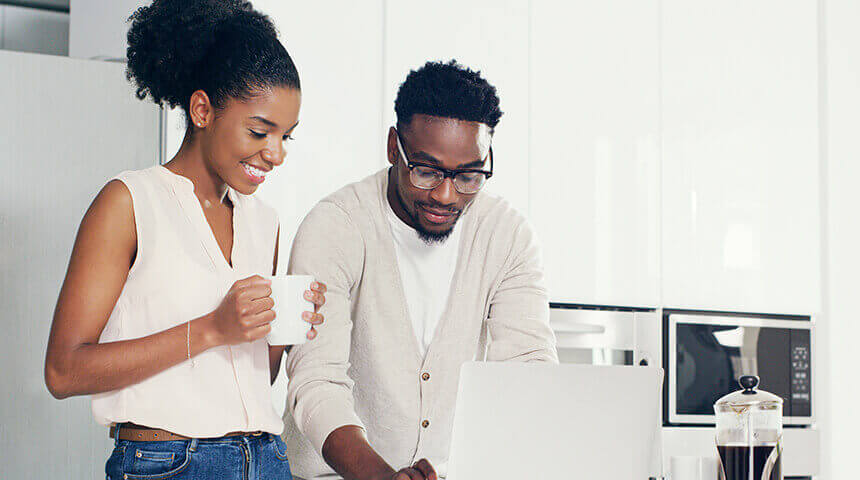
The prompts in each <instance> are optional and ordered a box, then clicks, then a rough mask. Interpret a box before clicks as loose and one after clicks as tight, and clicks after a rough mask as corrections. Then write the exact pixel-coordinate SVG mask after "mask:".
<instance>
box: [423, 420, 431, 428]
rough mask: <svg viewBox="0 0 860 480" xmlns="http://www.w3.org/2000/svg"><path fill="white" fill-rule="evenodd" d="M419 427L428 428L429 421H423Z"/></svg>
mask: <svg viewBox="0 0 860 480" xmlns="http://www.w3.org/2000/svg"><path fill="white" fill-rule="evenodd" d="M421 426H422V427H424V428H427V427H429V426H430V420H424V421H423V422H421Z"/></svg>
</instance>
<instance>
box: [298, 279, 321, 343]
mask: <svg viewBox="0 0 860 480" xmlns="http://www.w3.org/2000/svg"><path fill="white" fill-rule="evenodd" d="M325 290H326V288H325V284H324V283H322V282H313V283H311V289H310V290H306V291H305V300H307V301H309V302H311V303H313V304H314V311H313V312H303V313H302V319H303V320H304V321H306V322H308V323H310V324H311V329H310V330H309V331H308V340H313V339H314V338H315V337H316V336H317V331H316V329H315V328H314V327H315V326H316V325H319V324H321V323H323V321H325V318H324V317H323V316H322V314H321V313H319V311H320V307H322V306H323V305H325Z"/></svg>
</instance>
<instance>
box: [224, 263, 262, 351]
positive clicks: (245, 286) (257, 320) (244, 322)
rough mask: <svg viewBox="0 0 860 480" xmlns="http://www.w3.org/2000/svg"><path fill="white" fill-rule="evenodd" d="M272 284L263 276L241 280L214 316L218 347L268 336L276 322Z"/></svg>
mask: <svg viewBox="0 0 860 480" xmlns="http://www.w3.org/2000/svg"><path fill="white" fill-rule="evenodd" d="M271 285H272V282H271V281H270V280H267V279H265V278H263V277H261V276H259V275H254V276H253V277H248V278H245V279H242V280H239V281H237V282H236V283H234V284H233V286H232V287H231V288H230V291H228V292H227V294H226V295H225V296H224V300H222V301H221V305H219V306H218V308H216V309H215V311H213V312H212V314H211V321H212V323H211V325H212V329H213V331H214V333H215V336H216V338H215V344H217V345H236V344H238V343H245V342H253V341H254V340H257V339H260V338H263V337H265V336H266V335H267V334H268V333H269V331H270V330H272V327H271V325H269V323H271V322H272V320H274V319H275V312H274V311H273V310H272V307H274V306H275V301H274V300H272V297H271V295H272V287H271Z"/></svg>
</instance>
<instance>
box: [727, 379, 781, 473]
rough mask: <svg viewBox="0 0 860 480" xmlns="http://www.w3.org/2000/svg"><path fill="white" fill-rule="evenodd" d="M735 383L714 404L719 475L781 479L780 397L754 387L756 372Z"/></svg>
mask: <svg viewBox="0 0 860 480" xmlns="http://www.w3.org/2000/svg"><path fill="white" fill-rule="evenodd" d="M738 383H740V386H741V387H742V388H743V390H738V391H736V392H733V393H730V394H728V395H726V396H724V397H722V398H720V399H719V400H717V403H716V404H714V411H715V413H716V417H717V438H716V441H717V452H718V453H719V457H720V479H721V480H782V398H780V397H778V396H776V395H774V394H772V393H768V392H765V391H764V390H756V387H758V383H759V378H758V377H756V376H752V375H745V376H743V377H741V378H740V380H739V381H738Z"/></svg>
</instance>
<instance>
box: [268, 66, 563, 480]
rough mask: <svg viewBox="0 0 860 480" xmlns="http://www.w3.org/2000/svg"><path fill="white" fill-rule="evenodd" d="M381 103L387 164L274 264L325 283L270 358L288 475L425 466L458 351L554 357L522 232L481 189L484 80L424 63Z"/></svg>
mask: <svg viewBox="0 0 860 480" xmlns="http://www.w3.org/2000/svg"><path fill="white" fill-rule="evenodd" d="M395 111H396V113H397V125H396V127H391V129H390V130H389V132H388V161H389V163H391V167H390V168H388V169H386V170H383V171H380V172H378V173H377V174H375V175H373V176H371V177H368V178H367V179H365V180H363V181H361V182H358V183H355V184H352V185H349V186H347V187H345V188H343V189H341V190H340V191H338V192H335V193H334V194H332V195H331V196H329V197H328V198H326V199H324V200H323V201H321V202H320V203H319V204H318V205H317V206H315V207H314V208H313V210H311V212H310V213H309V214H308V216H307V217H306V218H305V220H304V221H303V222H302V225H301V226H300V228H299V230H298V233H297V234H296V238H295V241H294V244H293V250H292V254H291V259H290V267H289V271H290V273H292V274H310V275H313V276H314V277H315V278H316V279H317V280H319V281H321V282H323V283H325V284H326V285H327V286H328V292H327V294H326V298H327V303H326V305H325V306H324V307H323V308H322V309H321V313H323V314H324V315H325V317H326V323H325V324H323V325H322V327H321V328H320V330H319V336H318V338H317V339H316V340H314V341H313V342H308V343H307V344H305V345H300V346H297V347H295V348H293V350H292V351H291V352H290V354H289V355H288V357H287V362H286V371H287V374H288V376H289V379H290V383H289V393H288V397H287V399H288V400H287V401H288V413H287V415H286V417H287V418H286V419H285V420H286V424H287V429H286V432H285V434H284V439H285V441H286V442H287V446H288V449H287V452H288V455H289V456H290V457H289V461H290V463H291V466H292V467H293V472H294V473H295V474H296V475H297V476H298V477H301V478H306V479H311V478H314V479H316V478H332V477H328V476H327V475H332V476H333V478H337V476H336V475H335V474H334V472H332V469H334V471H336V472H337V474H339V475H342V476H343V478H345V479H347V480H352V479H357V480H399V479H403V480H415V479H427V480H433V479H436V478H438V477H439V476H441V475H442V474H443V472H444V467H445V465H446V462H447V458H448V450H449V445H450V438H451V428H452V422H453V413H454V405H455V400H456V394H457V384H458V380H459V372H460V366H461V365H462V364H463V363H464V362H466V361H470V360H475V359H481V360H483V359H486V360H491V361H523V362H525V361H542V362H558V356H557V354H556V350H555V337H554V335H553V333H552V330H551V329H550V327H549V320H548V319H549V304H548V298H547V293H546V290H545V288H544V284H543V272H542V268H541V264H540V258H539V251H538V248H537V245H536V242H535V238H534V235H533V233H532V231H531V229H530V228H529V226H528V225H527V223H526V221H525V219H524V218H523V217H522V216H521V215H520V214H518V213H517V212H516V211H514V210H513V209H512V208H511V207H510V206H509V205H508V203H506V202H505V201H503V200H501V199H499V198H497V197H494V196H492V195H490V194H487V193H484V192H482V191H481V189H482V187H483V186H484V185H485V183H486V182H487V181H488V180H489V178H490V177H491V176H492V171H493V169H494V168H497V167H496V166H495V165H494V163H493V160H494V159H493V153H492V147H491V141H492V136H493V129H494V128H495V127H496V125H497V124H498V122H499V119H500V117H501V115H502V112H501V111H500V110H499V98H498V96H497V95H496V89H495V88H494V87H493V86H491V85H490V84H489V83H487V81H486V80H485V79H483V78H482V77H481V76H480V74H479V73H478V72H474V71H472V70H469V69H467V68H464V67H462V66H461V65H459V64H457V63H456V62H454V61H452V62H450V63H427V64H426V65H424V66H423V67H422V68H420V69H418V70H417V71H412V72H411V73H410V74H409V75H408V76H407V78H406V80H405V81H404V82H403V84H402V85H401V87H400V90H399V92H398V94H397V100H396V101H395ZM506 161H514V160H512V159H506ZM502 165H504V163H503V164H502ZM498 168H504V167H503V166H501V167H498ZM511 388H512V389H513V388H516V385H512V386H511ZM488 408H491V406H488ZM527 414H528V412H527V411H523V415H527ZM500 421H504V419H500ZM302 434H304V435H302ZM323 459H325V462H323ZM418 459H421V460H419V461H417V462H416V460H418ZM326 463H328V465H326ZM329 467H331V468H329ZM436 468H438V469H439V472H438V474H437V472H436V470H435V469H436ZM398 469H399V470H398Z"/></svg>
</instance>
